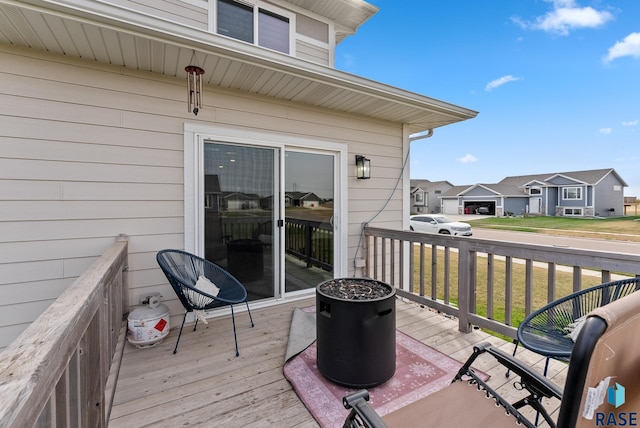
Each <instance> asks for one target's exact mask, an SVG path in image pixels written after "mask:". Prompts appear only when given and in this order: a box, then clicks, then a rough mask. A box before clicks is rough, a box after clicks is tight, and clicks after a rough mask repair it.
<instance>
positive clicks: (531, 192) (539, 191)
mask: <svg viewBox="0 0 640 428" xmlns="http://www.w3.org/2000/svg"><path fill="white" fill-rule="evenodd" d="M534 191H536V192H537V193H533V192H534ZM529 194H530V195H532V196H539V195H542V189H541V188H539V187H530V188H529Z"/></svg>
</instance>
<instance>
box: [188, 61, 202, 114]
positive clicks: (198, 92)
mask: <svg viewBox="0 0 640 428" xmlns="http://www.w3.org/2000/svg"><path fill="white" fill-rule="evenodd" d="M194 58H195V59H196V64H198V59H197V58H196V53H195V51H194V52H193V55H192V56H191V61H190V62H191V63H192V65H188V66H186V67H185V68H184V71H186V72H187V105H188V110H189V113H191V112H192V111H193V114H195V115H196V116H197V115H198V112H199V111H200V109H202V75H203V74H204V69H202V68H200V67H199V66H198V65H193V60H194Z"/></svg>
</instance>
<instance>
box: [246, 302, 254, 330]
mask: <svg viewBox="0 0 640 428" xmlns="http://www.w3.org/2000/svg"><path fill="white" fill-rule="evenodd" d="M244 303H245V304H246V305H247V312H249V320H251V327H255V324H254V323H253V317H252V316H251V309H249V302H247V301H246V300H245V301H244Z"/></svg>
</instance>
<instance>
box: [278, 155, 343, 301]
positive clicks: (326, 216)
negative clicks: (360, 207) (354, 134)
mask: <svg viewBox="0 0 640 428" xmlns="http://www.w3.org/2000/svg"><path fill="white" fill-rule="evenodd" d="M284 176H285V179H284V186H285V189H284V190H285V194H284V206H285V223H284V224H285V231H284V235H285V237H284V250H285V256H284V257H285V291H286V292H287V293H290V292H294V291H299V290H305V289H309V288H315V286H316V285H318V284H319V283H320V282H322V281H325V280H327V279H330V278H332V277H333V265H334V259H333V257H334V237H333V216H334V156H333V155H329V154H319V153H309V152H302V151H292V150H287V151H285V172H284Z"/></svg>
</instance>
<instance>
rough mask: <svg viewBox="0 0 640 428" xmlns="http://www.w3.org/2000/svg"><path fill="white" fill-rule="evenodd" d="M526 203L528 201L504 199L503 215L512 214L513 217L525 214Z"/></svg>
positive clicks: (523, 199)
mask: <svg viewBox="0 0 640 428" xmlns="http://www.w3.org/2000/svg"><path fill="white" fill-rule="evenodd" d="M528 202H529V200H528V199H526V198H506V199H505V201H504V208H503V215H504V214H506V213H512V214H513V215H524V214H526V213H527V209H528V208H527V205H528ZM496 211H497V209H496Z"/></svg>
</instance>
